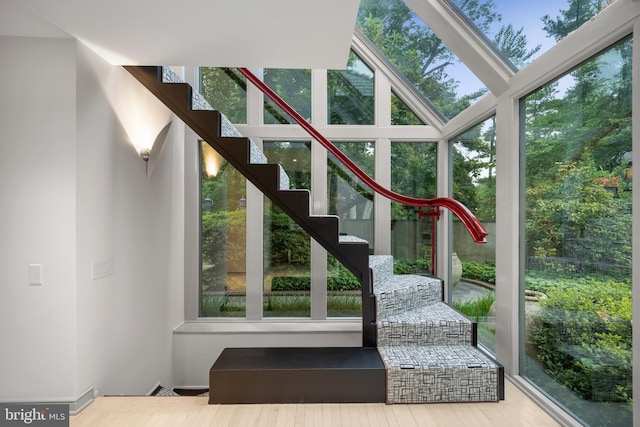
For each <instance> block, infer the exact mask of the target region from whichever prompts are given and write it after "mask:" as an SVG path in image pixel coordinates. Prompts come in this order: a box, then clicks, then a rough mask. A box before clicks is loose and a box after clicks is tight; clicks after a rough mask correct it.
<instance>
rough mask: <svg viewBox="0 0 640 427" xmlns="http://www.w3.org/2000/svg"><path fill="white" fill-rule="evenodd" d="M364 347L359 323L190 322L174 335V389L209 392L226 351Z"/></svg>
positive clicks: (342, 320) (338, 321) (342, 321)
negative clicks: (213, 370) (211, 375)
mask: <svg viewBox="0 0 640 427" xmlns="http://www.w3.org/2000/svg"><path fill="white" fill-rule="evenodd" d="M361 345H362V321H361V320H360V319H352V320H347V319H335V320H334V321H323V322H314V321H310V320H299V321H289V322H286V321H278V320H273V321H271V322H269V321H261V322H215V321H214V322H198V321H195V322H187V323H185V324H183V325H182V326H181V327H180V328H178V329H176V333H175V335H174V347H173V349H174V385H175V386H176V387H183V388H209V370H210V369H211V366H212V365H213V363H214V362H215V361H216V359H217V358H218V356H219V355H220V353H222V351H223V350H224V349H225V348H234V347H241V348H245V347H360V346H361Z"/></svg>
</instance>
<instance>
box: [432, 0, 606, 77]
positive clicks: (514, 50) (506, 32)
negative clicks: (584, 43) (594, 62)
mask: <svg viewBox="0 0 640 427" xmlns="http://www.w3.org/2000/svg"><path fill="white" fill-rule="evenodd" d="M445 1H446V2H448V3H449V4H455V6H457V7H458V8H459V9H461V10H462V11H463V12H464V14H465V15H466V16H467V18H469V19H470V20H471V21H472V22H473V23H474V24H475V26H476V27H477V28H478V29H479V30H480V31H481V32H482V33H483V34H484V35H485V36H486V37H487V38H488V39H489V40H490V41H491V42H493V44H494V45H495V46H496V47H497V49H498V50H499V51H500V52H502V54H503V55H504V56H505V57H506V58H508V59H509V60H510V61H511V62H512V63H513V65H515V66H516V67H517V68H522V67H524V66H525V65H527V64H529V63H530V62H532V61H533V60H534V59H536V58H538V57H539V56H540V55H542V54H543V53H545V52H546V51H547V50H549V49H550V48H551V47H553V45H555V44H556V42H557V41H558V40H560V39H561V38H563V37H564V36H566V35H567V34H569V33H570V32H572V31H574V30H576V29H578V28H579V27H580V26H581V25H582V24H584V23H585V22H587V21H589V19H590V18H591V17H593V16H595V15H597V14H598V13H599V12H600V11H601V10H602V9H603V7H604V6H605V5H606V4H607V3H611V2H613V1H615V0H543V1H533V2H527V3H526V7H524V6H523V3H522V2H518V1H514V0H485V1H482V0H445Z"/></svg>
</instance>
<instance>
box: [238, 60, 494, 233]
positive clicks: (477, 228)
mask: <svg viewBox="0 0 640 427" xmlns="http://www.w3.org/2000/svg"><path fill="white" fill-rule="evenodd" d="M238 71H239V72H240V73H241V74H242V75H243V76H245V77H246V78H247V80H249V81H250V82H251V83H253V84H254V85H255V86H256V87H257V88H258V89H260V90H261V91H262V92H263V93H264V94H265V95H267V96H268V97H269V99H271V100H272V101H273V102H275V103H276V105H277V106H278V107H280V108H282V110H284V111H285V112H286V113H287V114H288V115H289V116H291V117H292V118H293V120H295V121H296V123H298V124H299V125H300V126H301V127H302V128H303V129H304V130H306V131H307V133H309V135H311V137H312V138H314V139H315V140H317V141H318V142H319V143H320V144H322V146H323V147H324V148H326V149H327V150H328V151H329V152H330V153H331V154H333V155H334V156H335V157H337V158H338V160H340V161H341V162H342V163H343V164H344V165H345V166H346V167H347V168H348V169H349V170H350V171H351V172H353V173H354V174H355V175H356V176H357V177H358V178H360V179H361V180H362V182H364V183H365V184H366V185H367V186H369V187H371V189H373V190H374V191H375V192H377V193H379V194H381V195H383V196H385V197H386V198H388V199H390V200H392V201H394V202H398V203H402V204H403V205H407V206H415V207H418V208H422V207H443V208H447V209H449V210H450V211H451V212H453V213H454V214H456V215H457V216H458V218H460V220H461V221H462V223H463V224H464V225H465V227H467V230H468V231H469V234H471V237H472V238H473V240H474V241H475V242H477V243H486V241H487V239H486V237H487V234H488V233H487V231H486V230H485V228H484V227H483V226H482V224H481V223H480V221H478V219H477V218H476V217H475V215H473V213H472V212H471V211H470V210H469V209H468V208H467V207H466V206H465V205H463V204H462V203H460V202H458V201H457V200H454V199H450V198H448V197H436V198H434V199H418V198H416V197H409V196H404V195H402V194H399V193H396V192H394V191H391V190H389V189H387V188H385V187H383V186H382V185H380V184H378V183H377V182H376V181H375V180H374V179H372V178H371V177H369V175H367V174H366V173H365V172H364V171H363V170H362V169H360V168H359V167H358V165H356V164H355V163H354V162H353V161H352V160H351V159H350V158H349V157H347V156H346V155H345V154H344V153H343V152H342V151H340V150H339V149H338V147H336V146H335V145H333V143H331V141H329V140H328V139H327V138H325V137H324V136H323V135H322V134H321V133H320V132H318V131H317V130H316V129H315V128H314V127H313V126H311V124H310V123H309V122H307V121H306V120H305V119H304V117H302V116H301V115H300V114H299V113H298V112H297V111H296V110H294V109H293V108H292V107H291V106H290V105H289V104H287V103H286V102H285V101H284V100H283V99H282V98H280V96H279V95H278V94H277V93H275V92H274V91H273V90H272V89H271V88H270V87H269V86H267V85H266V84H265V83H264V82H263V81H262V80H260V79H259V78H258V77H257V76H256V75H255V74H253V73H252V72H251V71H250V70H249V69H247V68H242V67H239V68H238Z"/></svg>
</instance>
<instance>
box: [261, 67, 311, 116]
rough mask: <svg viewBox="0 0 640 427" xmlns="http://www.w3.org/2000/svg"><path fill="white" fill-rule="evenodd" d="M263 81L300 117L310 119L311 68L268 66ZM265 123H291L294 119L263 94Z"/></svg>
mask: <svg viewBox="0 0 640 427" xmlns="http://www.w3.org/2000/svg"><path fill="white" fill-rule="evenodd" d="M263 76H264V82H265V84H266V85H267V86H269V87H270V88H271V89H273V91H274V92H275V93H277V94H278V95H279V96H280V98H282V99H283V100H284V101H285V102H286V103H287V104H289V105H290V106H291V107H292V108H293V109H294V110H296V111H297V112H298V114H300V115H301V116H302V117H304V118H305V119H307V121H309V122H310V121H311V70H285V69H274V68H268V69H265V70H264V72H263ZM264 123H265V124H292V123H295V121H294V120H293V119H292V118H291V117H289V115H288V114H287V113H285V112H284V111H282V110H281V109H280V107H278V106H277V105H275V104H274V103H273V101H271V100H270V99H268V98H267V97H266V96H265V101H264Z"/></svg>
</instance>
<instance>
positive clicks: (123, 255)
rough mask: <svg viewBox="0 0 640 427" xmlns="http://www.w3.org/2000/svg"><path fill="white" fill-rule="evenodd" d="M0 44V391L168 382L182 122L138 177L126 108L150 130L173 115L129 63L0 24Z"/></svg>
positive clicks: (54, 393)
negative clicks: (31, 271) (30, 275)
mask: <svg viewBox="0 0 640 427" xmlns="http://www.w3.org/2000/svg"><path fill="white" fill-rule="evenodd" d="M0 52H1V55H0V58H1V59H0V60H1V61H2V63H1V67H0V70H1V71H0V92H1V93H2V97H1V98H0V189H1V192H0V194H2V196H3V203H2V208H0V242H2V243H1V245H2V256H1V257H0V324H1V325H2V328H0V342H2V345H0V401H35V402H40V401H68V402H74V401H75V400H77V399H79V398H80V396H81V395H82V394H83V393H84V392H85V391H86V390H91V389H92V388H95V390H96V393H97V394H146V393H147V392H149V391H150V390H151V389H153V388H154V387H155V385H156V384H157V383H162V384H163V385H167V386H170V385H171V380H172V330H173V328H175V327H176V326H177V325H178V324H179V323H180V322H181V321H182V307H183V301H182V298H183V297H182V294H183V289H184V286H183V279H182V277H183V260H182V259H183V257H182V253H183V243H182V241H183V226H182V224H183V213H182V212H183V205H184V202H183V187H184V186H183V164H184V158H183V154H182V141H183V139H184V129H183V127H182V126H181V125H180V124H174V125H172V128H171V131H170V133H169V135H168V137H167V139H166V143H165V145H164V148H163V150H162V151H161V152H160V153H159V157H158V160H157V163H156V165H155V168H154V170H153V174H152V175H151V176H150V177H147V172H146V163H145V162H144V161H143V160H142V159H141V158H140V156H139V155H138V153H137V151H136V148H134V145H133V143H132V140H133V139H134V138H135V136H134V135H135V134H136V133H137V132H136V129H137V126H136V124H134V123H132V122H131V118H132V117H134V116H135V118H136V119H137V120H138V122H139V125H140V126H144V125H150V129H151V130H152V132H153V131H155V132H157V131H159V130H160V129H161V128H162V126H164V124H166V123H167V122H168V121H169V120H170V118H171V117H172V116H171V115H170V113H169V111H168V110H167V109H166V108H165V107H164V106H162V105H161V104H160V103H159V101H157V100H156V99H155V98H153V97H152V96H151V95H150V94H149V93H148V92H147V91H146V89H144V88H142V87H141V86H140V85H139V84H138V83H137V82H136V81H135V80H134V79H133V78H132V77H131V76H130V75H129V74H128V73H127V72H126V71H124V70H123V69H122V68H120V67H112V66H111V65H109V64H107V63H106V62H105V61H103V60H102V59H101V58H100V57H98V56H97V55H95V54H94V53H93V52H92V51H91V50H89V49H88V48H86V47H84V46H83V45H82V44H81V43H78V42H77V41H75V40H73V39H45V38H22V37H0ZM132 106H133V107H136V108H137V109H138V110H137V112H132V110H131V107H132ZM136 142H138V141H136ZM154 154H157V153H154ZM28 264H42V265H43V268H44V284H43V285H42V286H29V285H28V283H27V265H28ZM95 267H97V268H98V269H100V268H101V269H102V272H103V273H104V277H100V278H96V277H95V275H94V268H95Z"/></svg>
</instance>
